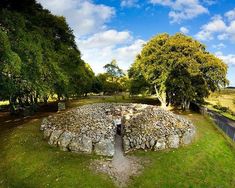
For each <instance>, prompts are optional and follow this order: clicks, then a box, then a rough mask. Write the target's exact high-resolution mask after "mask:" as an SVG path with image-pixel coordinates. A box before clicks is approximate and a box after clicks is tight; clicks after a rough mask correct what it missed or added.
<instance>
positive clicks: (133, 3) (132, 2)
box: [121, 0, 139, 7]
mask: <svg viewBox="0 0 235 188" xmlns="http://www.w3.org/2000/svg"><path fill="white" fill-rule="evenodd" d="M121 6H122V7H139V4H138V0H121Z"/></svg>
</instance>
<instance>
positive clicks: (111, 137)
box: [40, 103, 196, 156]
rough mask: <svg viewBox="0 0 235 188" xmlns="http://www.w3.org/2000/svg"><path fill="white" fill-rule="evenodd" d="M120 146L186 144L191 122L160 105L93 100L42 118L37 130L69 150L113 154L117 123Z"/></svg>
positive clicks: (153, 147) (126, 148)
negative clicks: (95, 102)
mask: <svg viewBox="0 0 235 188" xmlns="http://www.w3.org/2000/svg"><path fill="white" fill-rule="evenodd" d="M120 124H121V134H122V138H123V149H124V152H125V153H127V152H129V151H133V150H138V149H143V150H154V151H158V150H163V149H167V148H178V147H179V146H180V145H187V144H190V143H191V142H192V140H193V138H194V135H195V132H196V130H195V127H194V126H193V124H192V123H191V122H190V121H188V120H186V119H185V118H183V117H180V116H178V115H175V114H173V113H172V112H169V111H166V110H164V109H162V108H159V107H157V106H152V105H145V104H134V103H97V104H89V105H84V106H81V107H77V108H74V109H72V110H69V111H66V112H64V113H59V114H56V115H53V116H49V117H47V118H44V119H43V121H42V124H41V128H40V129H41V130H42V131H43V133H44V138H45V139H47V140H48V143H49V144H50V145H54V146H58V147H59V148H61V149H62V150H65V151H72V152H84V153H88V154H91V153H93V152H94V153H95V154H97V155H103V156H113V155H114V152H115V148H114V144H115V143H114V142H115V135H116V134H117V126H118V125H119V126H120Z"/></svg>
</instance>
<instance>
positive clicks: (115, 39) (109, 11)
mask: <svg viewBox="0 0 235 188" xmlns="http://www.w3.org/2000/svg"><path fill="white" fill-rule="evenodd" d="M38 2H40V3H41V4H42V5H43V7H45V8H47V9H49V10H50V11H51V12H52V13H53V14H56V15H62V16H64V17H65V18H66V19H67V21H68V24H69V26H70V27H71V28H72V29H73V30H74V34H75V37H76V42H77V45H78V48H79V49H80V51H81V53H82V58H83V60H85V61H86V62H87V63H89V64H90V65H91V67H92V69H93V70H94V72H96V73H100V72H103V71H104V70H103V66H104V65H105V64H107V63H109V62H111V60H112V59H116V60H117V62H118V64H119V65H120V67H121V68H123V69H124V70H127V69H128V67H129V66H130V64H132V63H133V61H134V59H135V57H136V55H137V54H138V53H139V52H140V51H141V49H142V45H143V44H144V42H145V41H143V40H140V39H137V40H134V37H133V36H132V35H131V33H130V32H129V31H116V30H114V29H107V26H106V24H107V22H108V21H109V20H110V19H111V18H112V17H113V16H114V15H115V10H114V8H112V7H109V6H105V5H97V4H95V3H93V1H91V0H50V1H49V0H38ZM134 3H137V0H133V1H125V2H123V6H134Z"/></svg>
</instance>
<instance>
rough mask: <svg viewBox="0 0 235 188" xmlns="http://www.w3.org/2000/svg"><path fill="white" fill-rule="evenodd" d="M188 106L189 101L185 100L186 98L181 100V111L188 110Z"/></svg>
mask: <svg viewBox="0 0 235 188" xmlns="http://www.w3.org/2000/svg"><path fill="white" fill-rule="evenodd" d="M189 107H190V101H189V100H186V99H184V100H182V102H181V109H182V110H183V111H189Z"/></svg>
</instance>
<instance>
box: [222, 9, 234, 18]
mask: <svg viewBox="0 0 235 188" xmlns="http://www.w3.org/2000/svg"><path fill="white" fill-rule="evenodd" d="M224 15H225V17H227V18H228V20H235V9H233V10H230V11H228V12H226V13H225V14H224Z"/></svg>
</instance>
